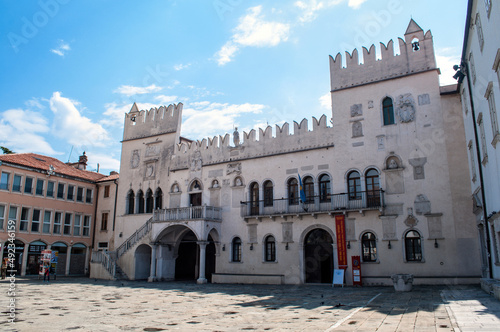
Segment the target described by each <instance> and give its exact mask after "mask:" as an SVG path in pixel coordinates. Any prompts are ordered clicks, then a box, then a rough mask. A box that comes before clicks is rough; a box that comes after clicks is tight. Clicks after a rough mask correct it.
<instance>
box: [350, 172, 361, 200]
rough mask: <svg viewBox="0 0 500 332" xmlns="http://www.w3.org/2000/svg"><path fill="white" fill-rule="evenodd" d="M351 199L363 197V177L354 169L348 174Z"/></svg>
mask: <svg viewBox="0 0 500 332" xmlns="http://www.w3.org/2000/svg"><path fill="white" fill-rule="evenodd" d="M347 182H348V190H349V200H356V199H361V177H360V176H359V173H358V172H357V171H352V172H351V173H349V175H348V176H347Z"/></svg>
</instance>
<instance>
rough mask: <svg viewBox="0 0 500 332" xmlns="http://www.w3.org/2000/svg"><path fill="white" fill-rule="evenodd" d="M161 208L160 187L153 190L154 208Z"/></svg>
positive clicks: (161, 195) (161, 194) (161, 193)
mask: <svg viewBox="0 0 500 332" xmlns="http://www.w3.org/2000/svg"><path fill="white" fill-rule="evenodd" d="M162 208H163V192H162V191H161V188H158V189H156V192H155V209H162Z"/></svg>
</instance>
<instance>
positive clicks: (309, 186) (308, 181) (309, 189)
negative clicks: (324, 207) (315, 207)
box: [302, 176, 314, 204]
mask: <svg viewBox="0 0 500 332" xmlns="http://www.w3.org/2000/svg"><path fill="white" fill-rule="evenodd" d="M302 185H303V186H304V193H305V194H306V201H305V202H304V203H307V204H310V203H314V181H313V179H312V177H310V176H308V177H305V178H304V182H303V183H302Z"/></svg>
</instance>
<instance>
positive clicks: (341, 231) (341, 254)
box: [335, 215, 347, 270]
mask: <svg viewBox="0 0 500 332" xmlns="http://www.w3.org/2000/svg"><path fill="white" fill-rule="evenodd" d="M335 229H336V231H337V253H338V258H339V269H344V270H345V269H347V247H346V240H345V216H344V215H341V216H335Z"/></svg>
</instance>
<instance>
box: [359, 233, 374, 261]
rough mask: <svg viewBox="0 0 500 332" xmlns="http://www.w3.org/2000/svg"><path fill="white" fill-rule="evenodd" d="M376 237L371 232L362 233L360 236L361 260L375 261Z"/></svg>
mask: <svg viewBox="0 0 500 332" xmlns="http://www.w3.org/2000/svg"><path fill="white" fill-rule="evenodd" d="M376 241H377V239H376V237H375V235H374V234H373V233H371V232H367V233H365V234H363V236H362V237H361V247H362V251H363V262H375V261H377V242H376Z"/></svg>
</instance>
